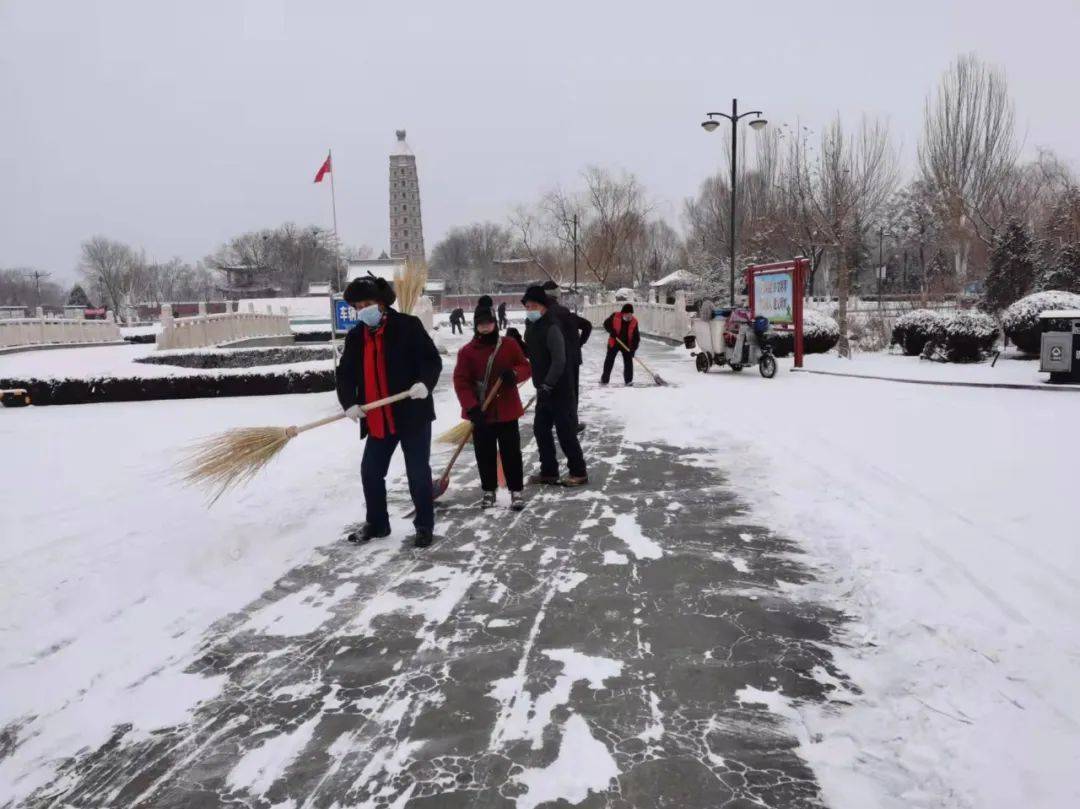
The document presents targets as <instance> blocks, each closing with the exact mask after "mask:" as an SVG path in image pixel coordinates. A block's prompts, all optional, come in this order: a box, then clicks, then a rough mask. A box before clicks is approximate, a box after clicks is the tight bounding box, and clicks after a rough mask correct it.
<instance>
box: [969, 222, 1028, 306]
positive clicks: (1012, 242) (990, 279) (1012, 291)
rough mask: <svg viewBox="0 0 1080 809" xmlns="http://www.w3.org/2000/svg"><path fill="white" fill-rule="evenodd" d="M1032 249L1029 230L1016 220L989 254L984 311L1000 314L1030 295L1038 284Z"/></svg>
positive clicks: (983, 300)
mask: <svg viewBox="0 0 1080 809" xmlns="http://www.w3.org/2000/svg"><path fill="white" fill-rule="evenodd" d="M1033 247H1034V245H1033V243H1032V239H1031V236H1030V235H1029V234H1028V232H1027V229H1026V228H1025V227H1024V226H1023V225H1022V224H1021V223H1019V222H1017V221H1016V220H1012V221H1010V222H1009V224H1008V225H1007V226H1006V228H1005V231H1004V232H1003V233H1002V234H1001V235H999V236H998V238H997V240H996V241H995V244H994V250H993V252H992V253H991V254H990V269H989V270H988V271H987V273H986V289H985V291H984V292H983V299H982V304H981V305H982V308H983V309H985V310H986V311H988V312H1000V311H1001V310H1002V309H1004V308H1005V307H1007V306H1008V305H1009V304H1011V303H1013V302H1015V301H1017V300H1019V299H1020V298H1022V297H1024V296H1025V295H1026V294H1028V292H1030V291H1031V288H1032V287H1033V286H1034V284H1035V262H1034V260H1033V254H1034V251H1033Z"/></svg>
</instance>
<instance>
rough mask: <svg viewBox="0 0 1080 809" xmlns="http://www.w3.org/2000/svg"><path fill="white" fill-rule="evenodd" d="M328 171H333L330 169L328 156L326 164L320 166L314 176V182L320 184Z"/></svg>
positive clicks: (328, 156)
mask: <svg viewBox="0 0 1080 809" xmlns="http://www.w3.org/2000/svg"><path fill="white" fill-rule="evenodd" d="M328 171H329V172H332V171H333V169H332V168H331V167H330V155H327V156H326V162H324V163H323V164H322V166H321V167H320V168H319V171H318V172H317V173H316V174H315V182H317V183H321V182H322V178H323V175H324V174H326V173H327V172H328Z"/></svg>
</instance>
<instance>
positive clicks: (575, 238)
mask: <svg viewBox="0 0 1080 809" xmlns="http://www.w3.org/2000/svg"><path fill="white" fill-rule="evenodd" d="M577 225H578V218H577V214H574V312H577V309H578V286H577V253H578V246H577Z"/></svg>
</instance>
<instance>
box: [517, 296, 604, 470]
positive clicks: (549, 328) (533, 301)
mask: <svg viewBox="0 0 1080 809" xmlns="http://www.w3.org/2000/svg"><path fill="white" fill-rule="evenodd" d="M521 303H522V304H523V305H524V306H525V309H526V310H527V311H526V312H525V318H526V320H527V321H528V327H527V328H526V329H525V343H526V345H527V346H528V348H529V363H530V364H531V366H532V378H533V384H534V385H535V386H536V417H535V419H534V421H533V435H534V436H536V449H537V451H538V452H539V454H540V474H538V475H531V476H530V477H529V482H530V483H562V484H563V485H564V486H581V485H583V484H585V483H588V482H589V475H588V472H587V471H586V470H585V456H584V455H583V454H582V452H581V444H579V443H578V438H577V429H576V428H577V416H576V410H577V404H576V402H575V399H574V376H573V374H572V373H571V366H570V363H569V360H568V356H567V355H568V353H569V352H568V351H567V348H566V339H565V338H564V337H563V330H562V327H561V325H560V323H559V321H558V319H557V315H556V313H555V312H554V311H553V310H552V309H551V308H550V307H551V304H552V301H551V299H550V298H548V296H547V293H545V292H544V290H543V289H541V288H540V287H538V286H531V287H529V288H528V289H527V290H525V297H524V298H522V299H521ZM553 427H554V428H555V433H556V434H557V435H558V437H559V446H560V447H562V451H563V454H564V455H565V456H566V465H567V466H568V467H569V469H570V474H569V475H567V476H566V477H565V478H563V479H562V480H559V461H558V458H556V456H555V439H554V438H552V435H551V430H552V428H553Z"/></svg>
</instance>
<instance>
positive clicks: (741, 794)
mask: <svg viewBox="0 0 1080 809" xmlns="http://www.w3.org/2000/svg"><path fill="white" fill-rule="evenodd" d="M595 360H596V357H595V356H592V357H591V358H590V366H589V369H588V371H587V373H589V374H593V373H595V371H596V370H597V369H596V368H595V367H593V366H594V365H595ZM639 393H640V391H637V390H629V391H623V390H616V389H611V390H609V391H606V392H605V394H606V395H609V396H615V395H622V396H626V397H633V396H635V395H638V394H639ZM588 416H589V421H590V426H589V429H588V432H587V433H586V441H585V446H586V453H587V457H588V458H589V459H590V463H591V466H590V474H591V476H592V484H591V485H590V486H589V487H587V488H584V489H579V490H572V491H567V490H561V489H560V490H553V489H541V490H536V491H535V492H534V494H533V498H532V501H531V502H530V504H529V508H528V509H527V510H526V511H525V512H523V513H521V514H513V513H511V512H509V511H507V510H505V509H503V508H500V509H498V510H496V511H495V512H492V513H486V514H481V513H479V512H478V511H477V509H476V508H475V501H476V494H477V492H476V484H475V476H474V475H473V474H471V472H470V473H465V474H460V475H458V476H456V477H455V479H454V483H453V486H452V489H451V491H450V492H449V493H448V495H447V502H446V503H445V504H444V506H443V507H442V508H441V510H440V514H439V525H438V529H437V533H438V534H439V535H440V536H441V537H442V538H441V539H440V540H439V541H438V543H437V544H436V545H435V546H434V547H433V548H432V549H430V550H429V551H424V552H417V551H413V550H412V549H411V548H409V547H408V546H406V545H403V544H402V543H401V536H400V534H395V535H394V537H392V538H390V539H388V540H383V541H379V542H375V543H372V544H369V545H367V546H364V547H361V548H354V547H351V546H349V545H347V544H346V543H344V542H342V541H340V538H339V537H338V536H333V537H331V536H320V537H313V538H312V542H313V543H314V544H322V545H323V547H322V548H321V551H320V553H319V554H317V555H316V556H315V557H314V558H313V559H310V560H308V561H307V562H305V563H303V564H300V565H298V566H296V567H294V568H293V569H291V570H289V571H288V572H287V573H286V574H284V575H283V576H281V577H280V578H279V579H278V581H277V582H276V583H275V584H274V586H273V587H272V588H270V589H269V590H267V591H266V592H265V593H264V594H263V595H262V596H261V597H260V598H259V599H258V600H256V601H255V602H253V603H250V604H248V605H247V606H246V607H244V608H243V609H242V610H239V611H237V612H235V613H233V614H230V615H228V616H225V617H223V618H221V619H220V620H219V621H217V622H216V624H215V625H214V626H213V627H212V628H211V629H210V630H209V631H207V632H206V633H204V635H203V638H202V640H201V641H200V645H199V648H198V649H197V650H196V652H195V653H194V656H193V662H192V663H190V664H189V665H188V666H187V667H186V670H187V672H188V674H189V675H190V676H192V677H194V678H195V679H196V680H197V681H199V682H205V683H206V684H207V692H208V693H207V694H206V695H205V698H203V699H202V701H201V702H199V703H198V706H197V708H196V709H195V711H194V713H193V715H191V716H190V717H185V718H184V719H183V720H182V721H177V720H173V721H174V722H175V724H173V725H172V726H171V727H162V728H160V729H158V730H155V731H153V732H151V733H141V734H136V733H130V732H129V731H130V729H131V725H132V724H133V723H135V724H138V720H139V717H138V716H131V715H129V713H128V712H127V711H126V710H125V707H124V706H123V705H122V704H121V705H115V706H113V716H112V720H113V727H114V732H113V734H112V736H111V738H109V740H108V741H107V742H106V743H104V744H102V745H99V746H95V747H94V748H92V749H84V750H82V751H81V752H80V753H78V754H77V755H75V756H74V757H72V758H71V759H70V760H68V761H65V762H63V763H62V764H61V765H60V766H59V769H58V773H57V776H56V778H55V779H54V780H53V781H52V783H50V784H48V785H45V786H43V787H41V788H40V789H38V790H37V791H36V792H35V793H34V794H33V795H32V796H31V797H30V798H28V799H27V800H25V801H24V802H23V803H21V804H19V805H25V806H28V807H43V808H44V807H52V806H68V805H70V806H79V807H114V806H116V807H118V806H124V807H126V806H147V807H149V806H153V807H191V806H199V807H215V806H258V807H271V806H291V807H302V806H310V807H333V806H369V807H387V808H389V807H404V806H406V805H407V806H409V807H413V809H420V807H428V806H430V807H465V806H469V807H473V806H476V807H488V806H490V807H512V806H517V807H522V808H523V809H525V808H529V809H531V807H537V806H543V805H551V804H550V802H553V801H559V800H560V799H561V800H563V801H565V802H566V803H561V804H560V805H567V803H568V804H569V805H575V806H577V805H581V806H608V807H627V808H628V807H649V806H678V807H698V806H700V807H713V806H730V807H751V806H754V807H804V806H819V805H821V797H820V794H819V789H818V786H817V785H816V783H815V780H814V776H813V774H812V772H811V770H810V769H809V767H808V766H807V765H806V764H805V763H804V762H803V761H802V760H801V759H800V757H799V755H798V751H797V748H798V746H799V744H800V742H805V738H801V737H804V736H805V731H804V730H801V729H800V728H799V726H798V722H797V713H796V712H795V710H794V708H793V707H792V706H793V705H795V704H798V703H800V702H805V701H823V700H827V699H828V698H829V697H830V696H831V695H833V694H835V693H838V692H837V690H836V689H837V687H838V686H839V687H841V689H842V683H841V681H842V679H843V676H842V674H841V673H840V672H838V671H837V670H836V669H835V667H834V666H833V664H832V662H831V657H830V654H829V652H828V650H827V649H828V643H829V641H830V638H831V637H832V635H833V634H834V632H835V631H836V628H837V626H838V621H839V618H838V616H837V614H835V613H834V612H832V611H830V610H827V609H824V608H822V607H820V606H818V605H815V604H814V603H807V602H805V601H802V600H799V599H797V598H796V597H795V596H794V595H793V594H792V591H793V589H795V587H796V585H799V584H800V583H802V582H805V581H806V580H807V579H808V577H809V573H808V570H807V569H806V568H805V567H804V565H803V564H802V562H801V561H800V558H799V555H798V554H797V552H796V551H797V549H796V548H794V547H793V546H792V545H791V544H790V543H789V542H787V541H786V540H784V539H783V538H781V537H779V536H776V535H774V534H773V533H771V532H769V531H765V530H762V529H761V528H758V527H755V526H754V525H752V524H750V523H749V521H747V520H746V518H745V513H744V509H743V507H742V506H740V504H739V502H737V501H736V499H735V498H734V497H733V495H732V493H731V491H730V490H729V488H728V487H727V486H726V485H725V482H724V479H723V478H722V477H721V476H719V475H717V474H716V473H715V472H713V471H710V470H706V469H703V468H701V466H700V465H696V464H693V463H690V462H687V460H686V459H684V458H683V456H682V454H681V453H680V452H677V451H675V450H673V449H672V448H670V447H668V446H666V445H663V444H657V443H641V442H631V441H627V440H625V439H624V437H623V434H622V428H621V425H620V424H619V422H618V420H616V419H613V418H611V417H609V416H602V415H600V414H599V413H593V412H589V413H588ZM527 459H528V460H534V453H532V452H531V451H530V452H529V454H528V455H527ZM528 460H527V462H528ZM466 468H467V465H466ZM255 485H258V484H255ZM402 494H403V493H402V492H401V487H398V490H397V499H396V503H395V504H394V506H393V507H396V509H397V510H398V511H399V512H404V511H406V510H407V508H408V503H407V502H406V501H405V500H404V499H402ZM344 528H345V526H342V531H344ZM158 676H161V678H162V681H163V682H164V683H171V682H173V680H170V679H169V678H168V677H167V676H165V673H162V672H153V673H150V674H149V675H148V679H149V680H150V681H152V680H153V679H154V678H155V677H158ZM159 698H160V699H161V700H165V701H167V700H168V699H169V694H168V691H167V690H164V691H163V692H162V693H160V694H159ZM135 710H137V708H136V709H135ZM793 717H795V718H796V721H795V722H792V721H791V720H792V718H793ZM3 738H4V739H5V741H4V744H3V745H0V764H2V763H3V761H2V759H3V757H4V756H6V755H8V754H10V753H11V752H12V751H13V750H16V751H17V749H18V746H19V745H20V743H21V742H22V741H23V739H22V738H20V732H19V728H18V727H10V728H8V730H7V732H6V734H5V736H4V737H3Z"/></svg>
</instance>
